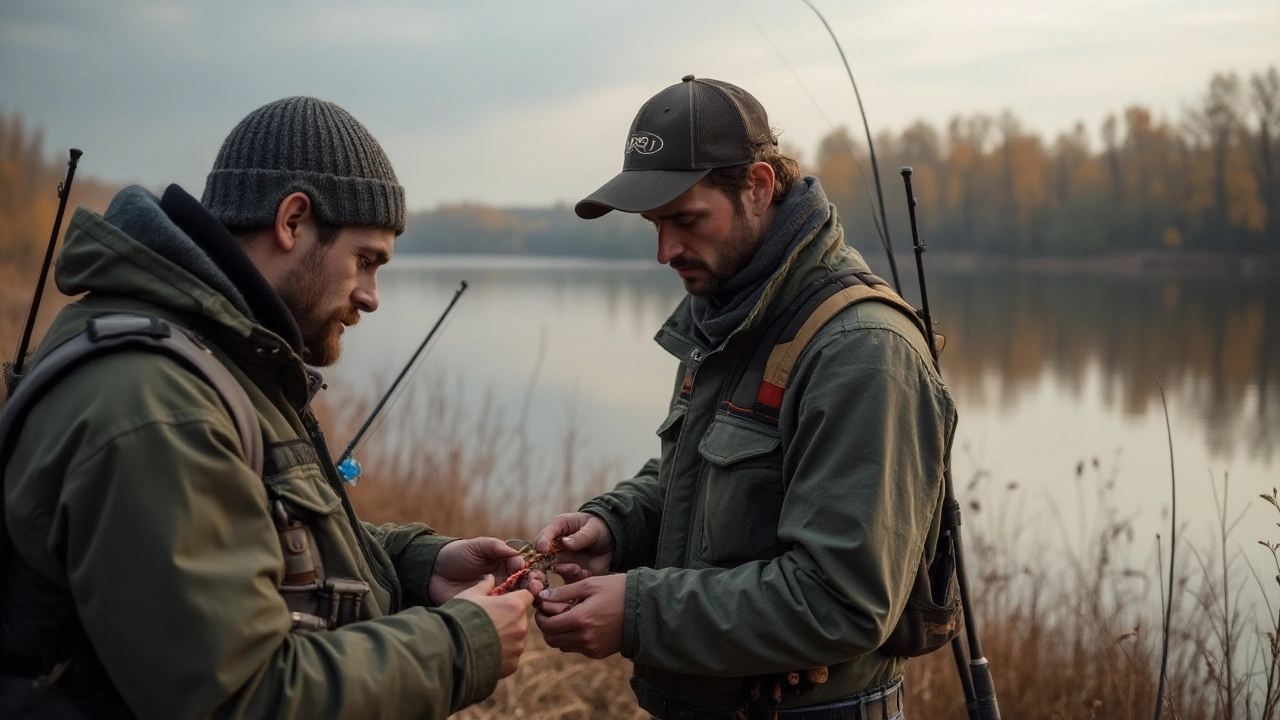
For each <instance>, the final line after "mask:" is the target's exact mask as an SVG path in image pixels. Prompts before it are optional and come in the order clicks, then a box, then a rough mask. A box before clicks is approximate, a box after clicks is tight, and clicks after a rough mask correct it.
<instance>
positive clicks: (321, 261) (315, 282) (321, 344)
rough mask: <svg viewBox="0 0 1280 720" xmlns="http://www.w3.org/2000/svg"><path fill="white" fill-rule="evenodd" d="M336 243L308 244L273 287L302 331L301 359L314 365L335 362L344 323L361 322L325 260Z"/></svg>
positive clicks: (335, 249) (357, 312) (340, 347)
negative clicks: (291, 266)
mask: <svg viewBox="0 0 1280 720" xmlns="http://www.w3.org/2000/svg"><path fill="white" fill-rule="evenodd" d="M337 245H338V243H333V244H331V245H320V244H318V243H317V244H315V245H313V246H311V248H309V249H308V250H307V251H306V255H305V256H303V257H302V258H301V259H300V260H299V261H298V263H297V264H296V265H295V266H294V267H293V268H292V269H290V270H289V272H288V273H286V274H285V275H284V277H283V278H282V279H281V281H280V283H279V286H278V287H277V288H276V291H277V293H279V295H280V299H281V300H283V301H284V304H285V307H287V308H289V312H290V313H291V314H292V315H293V318H294V320H295V321H296V322H297V323H298V329H299V330H300V331H301V332H302V344H303V352H302V359H303V361H304V362H306V363H307V364H308V365H313V366H315V367H326V366H328V365H332V364H334V363H335V362H337V361H338V358H339V357H340V356H341V355H342V332H343V329H344V327H346V326H348V325H355V324H356V323H358V322H360V311H359V309H358V308H356V306H355V305H352V304H351V302H350V299H349V298H348V296H347V295H346V294H343V293H341V292H340V291H341V289H342V286H341V284H340V283H338V282H335V281H336V280H337V278H335V277H333V273H332V272H331V270H330V268H329V265H330V263H328V262H326V261H327V260H328V259H329V258H328V256H329V255H330V254H331V253H333V252H336V251H338V248H337V247H336V246H337Z"/></svg>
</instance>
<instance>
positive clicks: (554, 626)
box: [534, 575, 627, 660]
mask: <svg viewBox="0 0 1280 720" xmlns="http://www.w3.org/2000/svg"><path fill="white" fill-rule="evenodd" d="M626 596H627V576H626V575H605V576H604V577H593V578H588V579H586V580H582V581H580V582H576V583H573V584H572V585H563V586H561V587H558V588H549V589H547V590H543V591H542V592H541V593H540V594H539V597H538V599H539V602H540V603H543V604H547V605H550V606H553V607H557V608H565V609H563V610H561V611H560V612H557V613H556V614H547V613H545V612H543V610H542V607H541V606H540V607H539V608H538V610H537V612H536V613H535V614H534V621H535V622H537V623H538V627H539V628H541V629H542V635H543V637H545V638H546V641H547V644H548V645H550V646H551V647H553V648H559V649H560V650H563V651H565V652H576V653H580V654H582V655H586V656H587V657H589V658H594V659H597V660H598V659H600V658H604V657H608V656H610V655H612V654H614V653H616V652H619V651H620V650H622V625H623V620H624V616H625V601H626Z"/></svg>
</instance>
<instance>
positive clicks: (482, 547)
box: [465, 537, 520, 560]
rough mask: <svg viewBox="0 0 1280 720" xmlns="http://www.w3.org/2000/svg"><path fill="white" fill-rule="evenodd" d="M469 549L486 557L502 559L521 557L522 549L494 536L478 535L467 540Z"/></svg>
mask: <svg viewBox="0 0 1280 720" xmlns="http://www.w3.org/2000/svg"><path fill="white" fill-rule="evenodd" d="M465 542H466V543H467V545H468V548H467V549H468V550H470V551H471V552H472V553H474V554H475V555H477V556H478V557H482V558H485V559H491V560H502V559H506V558H512V557H519V556H520V551H519V550H516V549H515V548H513V547H511V546H510V545H508V544H506V543H505V542H503V541H501V540H499V539H498V538H494V537H478V538H472V539H470V540H467V541H465Z"/></svg>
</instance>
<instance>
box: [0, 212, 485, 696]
mask: <svg viewBox="0 0 1280 720" xmlns="http://www.w3.org/2000/svg"><path fill="white" fill-rule="evenodd" d="M56 279H57V283H58V287H59V288H60V289H61V290H62V291H63V292H64V293H67V294H79V293H88V294H87V295H86V296H85V297H84V298H82V299H81V300H79V301H77V302H76V303H73V304H72V305H70V306H68V307H67V308H65V309H64V310H63V311H62V312H61V313H60V314H59V315H58V317H57V319H56V320H55V322H54V324H53V326H52V328H51V329H50V331H49V333H48V335H47V336H46V340H45V342H44V343H43V344H42V346H41V349H42V350H43V349H45V348H49V347H52V346H53V345H55V344H57V343H58V342H60V341H61V340H64V339H66V338H68V337H70V336H71V335H73V334H75V333H77V332H79V331H80V330H81V329H83V327H84V323H85V321H86V320H87V319H88V318H89V317H92V316H94V315H98V314H102V313H105V312H113V311H121V312H133V313H143V314H151V315H156V316H159V317H161V318H163V319H165V320H167V321H169V322H171V323H174V324H176V325H180V326H185V327H191V328H193V329H196V330H198V332H199V333H200V334H201V336H202V338H203V339H204V341H205V343H206V344H207V345H208V346H209V347H210V349H211V351H212V352H214V354H215V355H217V356H218V357H219V358H220V359H221V360H222V361H223V362H224V364H225V365H226V366H227V367H228V369H229V370H230V371H231V372H232V374H234V375H235V376H236V377H237V379H238V380H239V381H240V383H241V385H242V386H243V387H244V389H245V391H246V392H247V393H248V395H249V397H250V399H251V400H252V402H253V404H254V407H255V408H256V410H257V412H258V416H259V421H260V423H261V426H262V430H263V434H264V441H265V443H266V446H267V454H268V461H269V462H268V465H269V466H270V465H272V464H273V463H271V462H270V461H271V459H272V457H273V455H272V453H273V452H274V453H275V457H276V459H277V460H278V461H279V462H276V463H274V464H275V466H276V467H274V469H271V470H268V473H267V477H266V478H265V479H264V478H259V477H258V476H256V475H255V474H254V472H253V471H252V469H251V468H250V467H249V466H248V464H247V462H246V460H245V457H244V455H243V452H242V450H241V448H240V441H239V436H238V433H237V431H236V428H235V426H234V424H233V423H232V421H231V418H230V416H229V415H228V413H227V412H226V410H225V409H224V407H223V406H222V403H221V401H220V399H219V398H218V396H217V395H216V394H215V392H214V391H213V390H212V388H210V387H209V386H208V385H206V384H205V383H204V382H202V381H201V380H199V379H198V378H197V377H196V376H194V375H192V374H191V373H189V372H187V371H186V370H185V369H184V368H182V367H181V366H180V365H179V364H178V363H176V362H175V361H173V360H171V359H169V358H167V357H163V356H159V355H155V354H151V353H146V352H121V353H117V354H112V355H108V356H105V357H102V358H99V359H96V360H93V361H91V362H89V363H87V364H85V365H83V366H81V367H80V368H78V369H76V370H75V371H74V372H72V373H71V374H69V375H68V376H67V377H66V378H65V379H64V380H63V381H62V382H60V383H59V384H58V385H57V386H55V387H54V388H53V389H52V390H51V391H50V393H49V394H48V395H47V396H46V397H45V398H44V399H43V400H42V401H41V402H40V403H39V404H38V405H37V406H36V407H35V409H34V410H33V411H32V413H31V415H30V416H29V418H28V420H27V423H26V425H25V426H24V428H23V431H22V433H21V436H20V437H19V439H18V442H17V446H16V448H15V451H14V453H13V455H12V458H11V460H10V462H9V464H8V466H7V468H6V472H5V486H4V492H5V500H6V506H5V510H6V514H5V518H4V520H5V524H6V526H7V529H8V530H9V532H10V534H11V536H12V538H13V541H14V545H15V549H16V551H17V552H18V553H19V554H20V555H21V556H22V557H23V558H24V559H25V560H26V561H27V562H28V563H30V564H31V565H32V566H33V567H34V568H35V569H36V570H37V571H38V572H39V573H40V574H41V575H43V576H44V577H45V578H47V579H49V580H50V581H52V582H55V583H56V584H58V585H60V586H62V587H65V588H67V589H68V590H69V591H70V592H71V594H72V595H73V597H74V599H75V606H76V610H77V613H78V615H79V618H80V620H81V622H82V624H83V626H84V630H85V632H86V635H87V636H88V638H89V639H90V641H91V642H92V645H93V647H94V649H95V651H96V652H97V653H98V655H99V657H100V658H101V660H102V662H103V664H104V667H106V668H107V671H108V674H109V675H110V679H111V681H112V682H113V683H114V684H115V685H116V687H117V688H118V689H119V691H120V693H121V694H122V696H123V697H124V699H125V700H126V701H127V702H128V703H129V705H130V707H131V708H132V709H133V711H134V712H135V713H136V714H137V716H138V717H140V718H144V719H145V718H280V717H293V718H335V719H336V718H387V719H391V718H443V717H446V716H447V715H449V714H450V713H452V712H455V711H457V710H459V709H461V708H463V707H466V706H467V705H470V704H472V703H475V702H477V701H479V700H481V699H483V698H484V697H486V696H488V695H489V694H490V693H492V691H493V689H494V687H495V686H496V684H497V680H498V674H499V671H500V661H501V649H500V644H499V640H498V636H497V631H496V629H495V628H494V626H493V624H492V622H491V621H490V620H489V618H488V616H487V615H486V614H485V613H484V611H483V610H481V609H480V608H479V607H478V606H477V605H475V604H474V603H470V602H467V601H460V600H454V601H450V602H448V603H446V604H445V605H443V606H441V607H429V606H428V605H429V602H428V600H427V597H426V588H427V582H428V579H429V578H430V576H431V570H432V567H433V564H434V562H435V558H436V556H437V553H438V552H439V550H440V548H441V547H442V546H443V545H444V544H445V543H447V542H449V540H450V538H443V537H440V536H438V535H436V534H435V533H434V532H433V531H432V530H431V529H430V528H429V527H427V526H426V525H422V524H411V525H405V526H392V525H386V526H381V527H375V526H372V525H368V524H364V523H360V522H359V521H357V520H356V518H355V515H354V512H353V511H352V510H351V507H350V503H349V501H348V500H347V498H346V495H345V491H344V490H343V488H342V486H341V483H340V482H338V481H337V478H336V475H335V474H334V472H333V471H332V466H331V463H329V460H328V459H327V458H323V459H320V455H322V454H323V453H319V452H317V451H316V449H315V447H314V446H313V444H312V440H311V439H310V438H311V437H312V436H313V435H314V436H318V434H319V428H318V426H317V425H316V423H315V418H314V416H313V415H312V413H311V410H310V408H309V407H308V400H309V394H308V379H307V375H306V371H305V367H304V365H303V364H302V361H301V359H300V358H299V357H297V355H295V354H294V353H293V351H292V350H291V349H290V348H289V346H288V344H287V343H286V342H285V341H284V340H283V339H281V338H280V337H278V336H276V335H275V334H273V333H271V332H269V331H267V330H266V329H264V328H263V327H262V326H261V325H257V324H254V323H253V322H251V321H250V320H249V319H248V318H246V317H245V316H244V315H242V314H240V313H239V312H238V311H237V310H235V308H234V307H233V306H232V304H231V303H230V302H228V301H227V300H226V299H225V298H223V297H221V296H220V295H218V294H217V293H215V292H213V291H211V290H210V289H209V288H208V287H207V286H205V285H204V284H202V283H200V282H199V281H198V280H196V279H195V278H194V277H193V276H192V275H191V274H190V273H188V272H187V271H186V270H184V269H183V268H181V267H178V266H177V265H175V264H173V263H171V262H169V261H168V260H166V259H165V258H163V257H161V256H159V255H157V254H156V253H154V252H152V251H151V250H149V249H147V248H145V247H143V246H142V245H140V244H139V243H137V242H136V241H134V240H133V239H132V238H130V237H128V236H126V235H125V234H124V233H122V232H121V231H119V230H118V229H117V228H115V227H113V226H112V225H110V224H109V223H107V222H105V221H104V220H103V219H102V218H101V217H99V216H98V215H96V214H95V213H92V212H90V211H87V210H84V209H80V210H77V211H76V213H75V215H74V217H73V218H72V220H71V223H70V228H69V230H68V233H67V241H66V247H65V249H64V250H63V252H62V255H61V258H60V261H59V263H58V270H57V276H56ZM37 362H38V357H37ZM303 451H305V452H303ZM286 457H287V458H289V460H288V461H287V462H286V461H285V460H284V459H282V458H286ZM308 458H310V459H308ZM326 465H327V467H326ZM264 480H265V481H264ZM271 497H278V498H283V499H285V500H287V501H288V502H290V503H292V504H293V505H294V506H296V507H297V508H300V509H302V510H304V511H306V512H307V513H309V515H310V518H311V519H310V520H309V521H308V522H309V525H310V527H311V529H312V532H313V533H314V535H315V539H316V541H317V544H318V545H319V547H320V550H321V553H322V557H323V559H324V566H325V571H326V573H327V574H328V576H330V577H346V578H358V579H361V580H364V581H365V582H367V583H368V584H369V585H370V586H371V588H372V592H371V593H370V594H369V595H368V596H367V597H366V598H365V602H364V604H363V607H362V610H361V619H360V621H358V622H355V623H352V624H349V625H346V626H344V627H342V628H339V629H337V630H334V631H329V632H302V631H298V632H294V631H291V630H290V626H291V622H290V615H289V611H288V608H287V607H286V605H285V603H284V600H283V599H282V598H281V596H280V594H279V592H277V587H278V585H279V583H280V581H281V579H282V577H283V558H282V555H281V551H280V546H279V541H278V539H277V536H276V532H275V527H274V525H273V523H272V520H271V517H270V515H269V513H268V501H269V498H271Z"/></svg>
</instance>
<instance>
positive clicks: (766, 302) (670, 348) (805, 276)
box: [653, 204, 867, 368]
mask: <svg viewBox="0 0 1280 720" xmlns="http://www.w3.org/2000/svg"><path fill="white" fill-rule="evenodd" d="M829 209H830V216H829V217H828V218H827V221H826V222H825V223H823V224H822V225H821V226H819V227H818V228H817V229H816V230H814V231H812V232H810V233H809V234H808V236H807V237H804V238H802V239H801V240H800V241H799V242H798V243H796V246H795V248H794V249H793V250H792V251H791V253H790V254H789V255H788V256H787V257H786V259H785V260H783V262H782V264H780V265H779V266H778V269H777V270H776V271H775V272H774V273H773V275H772V276H770V278H769V280H768V281H767V282H766V284H765V289H764V293H763V294H762V295H761V297H760V301H759V302H757V303H756V304H755V306H754V307H753V308H752V309H751V312H750V313H749V314H748V315H747V318H746V319H745V320H743V322H742V324H741V325H739V326H738V328H737V329H736V330H734V331H733V332H732V333H730V334H729V336H728V338H726V339H725V341H724V342H723V343H722V344H721V345H719V346H718V347H715V348H709V347H706V346H705V344H704V343H703V342H701V341H700V340H699V339H698V338H700V337H701V334H700V333H698V332H696V331H695V328H694V324H693V315H692V313H691V312H690V309H689V296H687V295H686V296H685V298H684V299H683V300H681V301H680V304H679V305H677V306H676V309H675V310H674V311H673V312H672V313H671V316H670V317H668V318H667V321H666V323H664V324H663V326H662V328H661V329H660V330H658V333H657V334H656V335H655V336H654V338H653V339H654V340H655V341H656V342H657V343H658V344H659V345H661V346H662V347H663V348H664V349H665V350H666V351H667V352H669V353H671V354H672V355H674V356H675V357H676V358H677V359H679V360H680V361H681V362H683V363H684V364H686V365H688V366H689V367H691V368H697V367H698V365H700V364H701V363H702V361H703V360H705V359H706V357H707V356H709V355H711V354H712V353H713V352H717V351H719V350H720V349H722V348H724V347H726V346H728V345H729V344H730V343H731V342H733V340H734V338H736V337H739V336H741V335H743V334H745V333H748V332H750V331H751V330H753V329H754V328H757V327H761V326H764V325H767V323H768V322H769V321H770V320H772V319H773V318H774V317H776V316H777V314H778V313H780V312H782V310H783V309H784V308H785V307H786V306H787V303H789V302H790V301H791V300H792V299H794V298H795V297H796V296H798V295H799V294H800V293H801V291H803V290H804V288H805V287H807V286H808V285H809V284H810V283H813V282H816V281H817V280H819V279H820V278H822V277H823V276H825V275H828V274H830V273H832V272H835V271H837V270H843V269H846V268H855V267H856V268H860V269H863V270H865V269H867V264H866V262H865V261H864V260H863V259H862V255H861V254H859V253H858V251H857V250H854V249H853V248H852V247H849V246H848V245H845V243H844V229H843V228H842V227H841V226H840V219H839V217H838V216H837V214H836V206H835V205H830V204H829Z"/></svg>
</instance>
